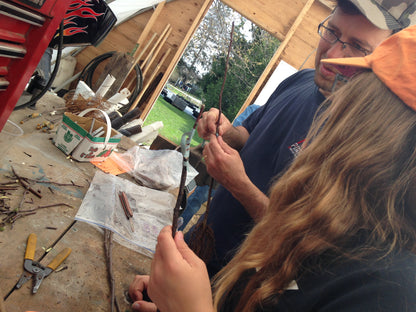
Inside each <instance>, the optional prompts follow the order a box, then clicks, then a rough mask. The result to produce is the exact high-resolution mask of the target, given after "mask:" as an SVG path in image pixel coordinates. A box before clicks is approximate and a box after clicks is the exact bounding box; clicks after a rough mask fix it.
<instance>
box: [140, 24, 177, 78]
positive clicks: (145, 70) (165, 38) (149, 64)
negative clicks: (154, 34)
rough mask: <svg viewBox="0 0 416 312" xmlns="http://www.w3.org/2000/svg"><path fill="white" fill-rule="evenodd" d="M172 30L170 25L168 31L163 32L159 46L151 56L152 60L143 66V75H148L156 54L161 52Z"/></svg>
mask: <svg viewBox="0 0 416 312" xmlns="http://www.w3.org/2000/svg"><path fill="white" fill-rule="evenodd" d="M171 32H172V27H169V29H168V30H167V32H166V33H164V34H162V36H163V37H162V36H161V40H160V42H158V43H156V44H157V45H158V47H157V48H156V50H155V51H154V52H153V55H152V57H151V58H150V60H149V61H148V62H147V63H143V68H142V75H143V77H145V76H146V74H147V72H148V71H149V69H150V66H151V65H152V64H153V62H154V60H155V59H156V56H157V55H158V54H159V52H160V49H162V47H163V45H164V44H165V42H166V40H167V39H168V37H169V35H170V33H171Z"/></svg>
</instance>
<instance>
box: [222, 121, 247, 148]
mask: <svg viewBox="0 0 416 312" xmlns="http://www.w3.org/2000/svg"><path fill="white" fill-rule="evenodd" d="M249 137H250V133H248V131H247V129H246V128H244V127H243V126H238V127H231V128H230V129H229V130H228V131H227V132H226V133H224V135H223V139H224V141H225V142H226V143H227V144H228V145H230V146H231V147H232V148H234V149H236V150H237V151H240V150H241V149H242V148H243V146H244V144H246V142H247V140H248V138H249Z"/></svg>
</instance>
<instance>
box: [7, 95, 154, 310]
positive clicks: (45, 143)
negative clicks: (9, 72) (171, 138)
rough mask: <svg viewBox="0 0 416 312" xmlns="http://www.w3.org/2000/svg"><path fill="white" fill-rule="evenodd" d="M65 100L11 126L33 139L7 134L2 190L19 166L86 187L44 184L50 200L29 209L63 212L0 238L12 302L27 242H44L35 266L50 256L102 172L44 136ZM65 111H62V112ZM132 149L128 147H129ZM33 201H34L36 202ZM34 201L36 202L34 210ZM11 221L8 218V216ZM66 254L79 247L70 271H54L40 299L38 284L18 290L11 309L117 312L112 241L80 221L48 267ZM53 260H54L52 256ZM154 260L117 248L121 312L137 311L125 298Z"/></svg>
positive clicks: (16, 195) (14, 199) (42, 214)
mask: <svg viewBox="0 0 416 312" xmlns="http://www.w3.org/2000/svg"><path fill="white" fill-rule="evenodd" d="M63 104H64V103H63V100H62V99H61V98H58V97H56V96H54V95H51V94H47V95H46V96H45V97H43V98H42V100H41V101H40V102H38V104H37V110H36V112H41V113H42V115H43V116H42V117H39V118H37V119H33V120H29V121H27V122H25V123H24V124H23V125H20V124H19V121H20V120H21V119H23V117H24V116H26V115H29V114H31V113H33V112H34V111H33V110H30V109H24V110H20V111H15V112H13V113H12V115H11V116H10V119H11V120H12V121H14V122H16V123H17V124H19V125H20V126H21V127H22V128H23V130H24V132H25V134H24V135H22V136H19V137H16V136H12V135H9V134H6V133H5V131H8V130H10V129H11V127H9V125H6V127H5V128H4V129H3V131H2V132H1V133H0V183H1V182H5V181H10V180H11V179H10V176H12V171H11V166H13V168H14V169H15V170H16V172H17V173H18V175H21V176H24V177H27V178H31V179H39V178H42V177H43V178H44V179H47V180H49V181H53V182H57V183H60V184H72V183H73V184H75V185H78V186H60V185H55V184H47V183H45V184H43V185H39V184H36V187H35V188H36V189H39V190H40V191H41V194H42V198H37V197H36V196H34V195H33V194H31V193H28V194H26V195H25V203H23V205H22V209H32V208H35V207H37V206H43V205H49V204H54V203H65V204H67V205H70V206H71V207H68V206H57V207H51V208H45V209H39V210H37V213H36V214H34V215H28V216H25V217H23V218H20V219H18V220H16V221H15V223H14V225H13V227H11V226H10V225H7V226H6V227H5V228H4V230H3V231H1V232H0V293H1V295H2V296H1V297H4V296H5V295H6V294H7V293H8V292H9V291H10V289H12V288H13V286H14V285H15V284H16V282H17V281H18V279H19V277H20V274H21V273H22V272H23V258H24V253H25V248H26V241H27V238H28V235H29V234H30V233H35V234H36V235H37V248H36V254H35V260H36V259H38V258H39V257H40V256H41V255H42V254H43V252H44V250H43V249H42V248H47V247H48V246H50V245H51V244H52V243H53V242H54V241H55V240H56V239H57V238H58V237H59V235H60V234H61V233H62V232H63V231H64V230H65V229H66V228H67V227H68V226H69V225H70V224H71V223H72V221H73V220H74V216H75V214H76V213H77V210H78V207H79V206H80V204H81V202H82V199H83V197H84V195H85V193H86V191H87V190H88V187H89V183H90V181H91V179H92V177H93V176H94V173H95V171H96V170H98V169H96V168H95V167H94V166H93V165H92V164H90V163H79V162H75V161H71V160H70V159H67V158H66V156H65V154H64V153H62V152H61V151H60V150H58V149H57V148H56V147H55V146H54V145H53V143H52V141H51V138H52V137H53V136H54V134H52V133H51V134H49V133H44V132H42V131H39V130H36V129H35V128H36V124H37V123H39V122H41V121H44V119H42V118H46V119H50V120H60V119H61V118H62V117H61V116H62V115H59V114H58V115H55V116H50V115H49V112H51V111H54V110H58V109H59V108H62V106H63ZM61 112H62V110H61ZM130 143H131V141H130V142H127V143H126V142H125V141H123V140H122V142H121V147H123V145H124V146H125V148H129V146H127V145H128V144H130ZM23 192H24V189H23V187H19V188H18V189H17V190H13V191H10V194H11V195H10V196H9V197H10V198H11V199H10V205H11V207H18V206H19V204H20V201H21V199H22V196H23ZM32 201H33V202H32ZM27 202H30V203H27ZM1 216H2V217H3V215H1ZM65 247H71V248H72V253H71V254H70V256H69V257H68V258H67V259H66V260H65V261H64V263H63V265H64V266H67V269H65V270H62V271H60V272H53V273H52V274H51V275H50V276H49V277H47V278H46V279H45V280H44V281H43V282H42V284H41V286H40V288H39V291H38V293H37V294H35V295H32V294H31V287H32V285H31V281H29V282H27V283H26V284H25V285H24V286H23V287H22V288H21V289H18V290H16V291H14V292H13V293H12V294H11V295H10V297H9V298H8V299H7V300H6V302H5V308H6V310H7V311H8V312H13V311H19V312H21V311H61V312H65V311H110V289H109V283H108V279H107V268H106V262H105V261H106V259H105V253H104V235H103V232H102V230H101V229H99V228H98V227H94V226H91V225H89V224H86V223H82V222H79V221H78V222H77V223H76V224H75V225H74V226H73V227H72V228H71V229H70V230H69V231H68V233H67V234H66V235H65V236H64V237H63V238H62V239H61V240H60V242H59V243H58V244H57V245H56V246H55V249H54V250H53V251H52V252H50V254H48V256H47V257H46V258H45V259H43V260H42V263H43V264H48V262H49V261H50V260H51V258H53V256H54V255H56V254H57V253H58V252H59V251H61V250H62V249H63V248H65ZM52 255H53V256H52ZM150 261H151V260H150V258H148V257H146V256H143V255H141V254H140V253H138V252H137V251H135V250H132V249H129V248H126V247H124V246H121V245H119V244H117V243H114V244H113V271H114V277H115V287H116V297H117V301H118V303H119V306H120V310H121V311H129V310H130V305H129V304H128V302H127V301H126V300H125V297H124V292H125V291H126V290H127V289H128V286H129V284H130V282H131V281H132V280H133V277H134V275H135V274H144V273H148V272H149V269H150Z"/></svg>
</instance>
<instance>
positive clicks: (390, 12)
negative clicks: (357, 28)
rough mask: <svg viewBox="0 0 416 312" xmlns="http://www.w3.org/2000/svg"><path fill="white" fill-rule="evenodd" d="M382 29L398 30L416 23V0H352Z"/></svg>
mask: <svg viewBox="0 0 416 312" xmlns="http://www.w3.org/2000/svg"><path fill="white" fill-rule="evenodd" d="M350 1H351V2H352V3H353V4H355V6H356V7H357V8H358V9H359V10H360V12H361V13H362V14H363V15H364V16H365V17H367V19H368V20H369V21H370V22H371V23H373V24H374V25H375V26H376V27H378V28H380V29H391V30H397V29H402V28H406V27H408V26H411V25H415V24H416V1H415V0H350Z"/></svg>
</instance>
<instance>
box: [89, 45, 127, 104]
mask: <svg viewBox="0 0 416 312" xmlns="http://www.w3.org/2000/svg"><path fill="white" fill-rule="evenodd" d="M132 64H133V57H131V56H130V55H127V54H126V53H123V52H116V53H115V54H114V55H113V56H112V57H111V58H110V60H109V62H108V63H107V65H106V66H105V68H104V71H103V72H102V73H101V75H100V77H98V80H97V82H96V83H95V86H94V88H93V90H94V91H97V90H98V88H99V87H100V86H101V84H102V83H103V81H104V79H105V78H106V77H107V75H111V76H113V77H114V78H115V79H116V80H115V81H114V83H113V84H112V85H111V87H110V89H109V90H108V91H107V93H106V94H105V96H104V97H105V98H106V99H109V98H110V97H112V96H113V95H114V94H116V93H117V92H118V91H119V90H120V87H121V86H122V85H123V83H124V80H126V78H127V76H128V74H129V70H130V68H131V66H132Z"/></svg>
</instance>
